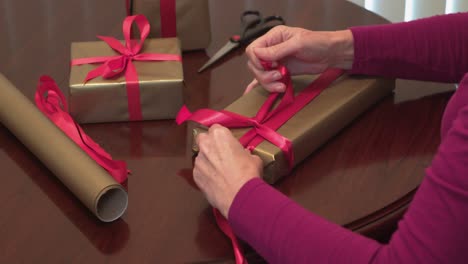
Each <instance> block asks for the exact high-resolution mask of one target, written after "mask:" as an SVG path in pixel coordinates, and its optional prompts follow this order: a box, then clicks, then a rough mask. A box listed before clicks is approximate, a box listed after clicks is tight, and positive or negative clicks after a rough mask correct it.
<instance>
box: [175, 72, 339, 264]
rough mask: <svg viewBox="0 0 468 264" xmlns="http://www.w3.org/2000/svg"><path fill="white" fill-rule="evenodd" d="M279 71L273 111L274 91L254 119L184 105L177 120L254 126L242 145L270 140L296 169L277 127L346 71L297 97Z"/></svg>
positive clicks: (240, 262)
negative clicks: (283, 88)
mask: <svg viewBox="0 0 468 264" xmlns="http://www.w3.org/2000/svg"><path fill="white" fill-rule="evenodd" d="M263 66H264V67H265V68H266V69H271V65H270V64H267V63H263ZM278 70H279V71H280V73H281V75H282V78H281V80H280V81H281V82H282V83H284V84H285V85H286V91H285V93H284V95H283V97H282V99H281V102H280V103H279V105H278V107H276V108H275V109H273V110H271V108H272V106H273V104H274V103H275V101H276V100H277V99H278V97H279V95H280V94H279V93H271V94H270V96H269V97H268V98H267V99H266V101H265V102H264V103H263V105H262V106H261V107H260V110H259V111H258V112H257V114H256V115H255V116H254V117H252V118H249V117H245V116H241V115H239V114H236V113H232V112H229V111H225V110H221V111H215V110H211V109H200V110H197V111H196V112H194V113H190V111H189V110H188V109H187V108H186V107H185V106H183V107H182V109H181V110H180V112H179V114H178V115H177V118H176V122H177V123H178V124H181V123H183V122H185V121H187V120H192V121H195V122H197V123H200V124H202V125H204V126H207V127H210V126H211V125H213V124H220V125H223V126H225V127H228V128H245V127H252V129H250V130H249V131H247V133H245V134H244V135H243V136H242V137H241V138H240V139H239V141H240V143H241V144H242V146H244V147H245V148H247V149H249V150H250V151H252V150H253V149H254V148H255V147H256V146H258V144H260V143H261V142H262V141H263V140H267V141H269V142H271V143H272V144H274V145H275V146H277V147H279V148H280V149H281V151H282V152H283V153H284V155H285V157H286V160H287V162H288V165H289V169H292V167H293V165H294V155H293V151H292V144H291V141H290V140H289V139H287V138H285V137H283V136H282V135H280V134H279V133H278V132H276V130H277V129H278V128H280V127H281V126H282V125H283V124H284V123H286V122H287V121H288V120H289V119H290V118H291V117H293V116H294V115H295V114H296V113H297V112H299V111H300V110H301V109H302V108H304V107H305V106H306V105H307V104H308V103H309V102H310V101H312V100H313V99H314V98H315V97H317V96H318V95H319V94H320V93H321V92H322V91H323V90H324V89H325V88H327V87H328V86H329V85H330V84H331V83H332V82H334V81H335V80H336V79H337V78H338V77H340V76H341V75H342V74H343V70H340V69H328V70H326V71H325V72H323V73H322V74H321V75H320V77H318V78H317V79H316V80H315V81H314V82H312V83H311V84H309V85H308V86H307V87H306V88H305V89H304V90H303V91H301V92H300V93H299V94H298V95H297V96H296V97H294V89H293V87H292V82H291V77H290V74H289V72H288V70H287V69H286V67H284V66H282V65H280V66H279V67H278ZM213 212H214V215H215V218H216V222H217V224H218V226H219V227H220V229H221V230H222V231H223V232H224V233H225V234H226V235H227V236H228V237H229V238H230V239H231V243H232V246H233V249H234V256H235V258H236V263H237V264H246V263H247V260H246V259H245V257H244V256H243V254H242V250H241V247H240V245H239V242H238V240H237V238H236V236H235V235H234V232H233V231H232V229H231V227H230V226H229V223H228V221H227V220H226V218H224V217H223V216H222V215H221V213H220V212H219V211H218V210H217V209H215V208H213Z"/></svg>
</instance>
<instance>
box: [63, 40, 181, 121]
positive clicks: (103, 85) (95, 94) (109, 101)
mask: <svg viewBox="0 0 468 264" xmlns="http://www.w3.org/2000/svg"><path fill="white" fill-rule="evenodd" d="M141 53H164V54H176V55H180V54H181V51H180V44H179V40H178V39H177V38H162V39H147V40H145V42H144V45H143V48H142V51H141ZM113 55H118V54H117V52H115V51H114V50H113V49H111V48H110V47H109V46H108V45H107V44H106V43H105V42H103V41H95V42H77V43H72V45H71V57H72V60H73V59H78V58H88V57H99V56H113ZM119 55H120V54H119ZM133 64H134V65H135V68H136V71H137V75H138V80H139V89H140V102H141V110H142V116H143V120H154V119H171V118H174V117H175V116H176V114H177V111H178V110H179V108H180V107H181V106H182V104H183V95H182V92H183V86H184V83H183V70H182V62H180V61H133ZM99 65H100V64H83V65H78V66H72V67H71V73H70V100H69V101H70V112H71V114H72V116H73V117H74V118H75V120H76V121H77V122H79V123H100V122H115V121H128V120H129V111H128V98H127V90H126V85H127V83H126V80H125V76H124V74H120V75H119V76H118V77H116V78H112V79H104V78H102V77H97V78H94V79H92V80H89V81H88V82H85V78H86V75H87V74H88V72H89V71H91V70H93V69H95V68H97V67H98V66H99Z"/></svg>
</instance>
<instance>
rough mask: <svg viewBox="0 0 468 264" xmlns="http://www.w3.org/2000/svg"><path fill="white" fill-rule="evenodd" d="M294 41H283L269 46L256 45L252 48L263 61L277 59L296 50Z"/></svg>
mask: <svg viewBox="0 0 468 264" xmlns="http://www.w3.org/2000/svg"><path fill="white" fill-rule="evenodd" d="M296 50H297V48H296V45H295V44H294V41H285V42H281V43H279V44H276V45H274V46H270V47H264V48H261V47H258V48H255V49H254V50H253V52H254V53H255V55H256V56H257V58H258V59H260V60H263V61H271V62H275V61H279V60H282V59H284V58H285V57H287V56H290V55H292V54H294V53H295V52H296Z"/></svg>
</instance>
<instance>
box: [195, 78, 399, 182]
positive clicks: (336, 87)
mask: <svg viewBox="0 0 468 264" xmlns="http://www.w3.org/2000/svg"><path fill="white" fill-rule="evenodd" d="M313 78H314V77H311V76H298V77H294V78H293V85H294V91H295V93H297V92H299V91H301V90H303V89H304V88H305V87H306V86H307V85H308V84H309V83H310V82H311V81H312V79H313ZM394 85H395V83H394V80H388V79H376V78H365V77H349V76H347V75H344V76H342V77H340V78H339V79H337V80H336V81H335V82H334V83H332V84H331V85H330V86H329V87H328V88H327V89H325V90H324V91H323V92H322V93H321V94H320V95H319V96H317V97H316V98H315V99H314V100H313V101H312V102H310V103H309V104H308V105H307V106H305V107H304V108H303V109H302V110H300V111H299V112H298V113H296V114H295V115H294V116H293V117H292V118H291V119H289V120H288V121H287V122H286V123H285V124H284V125H283V126H281V127H280V128H279V129H278V130H277V132H278V133H279V134H281V135H283V136H284V137H286V138H288V139H289V140H290V141H291V142H292V145H293V147H292V149H293V153H294V166H296V165H297V164H298V163H300V162H301V161H303V160H304V159H305V158H307V156H309V155H310V154H311V153H312V152H313V151H315V150H316V149H317V148H319V147H320V146H321V145H323V144H325V143H326V141H327V140H329V139H330V138H331V137H333V136H334V135H335V134H337V133H338V132H339V131H340V130H341V129H343V128H344V127H345V126H346V125H348V124H349V123H351V122H352V121H353V119H355V118H356V117H357V116H359V115H360V114H362V113H363V112H364V111H366V110H367V109H369V108H370V107H371V106H372V105H374V104H375V103H376V102H378V101H379V100H380V99H382V98H383V97H385V96H386V95H389V94H390V93H391V92H392V90H393V89H394ZM268 95H269V94H268V92H267V91H265V90H264V89H263V88H262V87H259V86H258V87H256V88H255V89H253V90H252V91H251V92H250V93H248V94H246V95H243V96H242V97H240V98H239V99H238V100H236V101H234V102H233V103H232V104H231V105H229V106H228V107H226V108H225V109H224V110H227V111H230V112H234V113H238V114H240V115H243V116H248V117H251V116H254V115H255V114H256V113H257V111H258V110H259V108H260V106H261V105H262V104H263V102H264V101H265V100H266V98H267V97H268ZM248 130H249V128H242V129H231V131H232V133H233V134H234V136H235V137H236V138H240V137H241V136H242V135H243V134H245V132H247V131H248ZM203 132H206V128H204V127H202V126H200V125H198V124H197V125H196V127H195V128H194V129H193V135H194V137H195V136H196V135H197V134H198V133H203ZM193 142H195V141H193ZM192 149H193V151H194V152H197V151H198V149H197V146H196V144H195V143H194V144H193V145H192ZM252 153H253V154H256V155H258V156H259V157H260V158H261V159H262V161H263V164H264V174H263V177H264V180H265V181H266V182H268V183H270V184H272V183H274V182H276V181H277V180H278V179H280V178H281V177H283V176H286V175H287V174H288V173H289V172H290V170H289V167H288V163H287V161H286V158H285V156H284V154H283V152H282V151H281V149H279V148H278V147H276V146H275V145H273V144H272V143H270V142H268V141H263V142H262V143H260V144H259V145H258V146H257V147H256V148H255V149H254V150H253V152H252Z"/></svg>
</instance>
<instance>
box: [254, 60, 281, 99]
mask: <svg viewBox="0 0 468 264" xmlns="http://www.w3.org/2000/svg"><path fill="white" fill-rule="evenodd" d="M247 65H248V66H249V68H250V70H251V71H252V72H253V73H254V75H255V77H256V80H257V81H258V82H259V83H261V84H262V86H263V88H265V89H266V90H267V91H269V92H284V90H285V89H286V86H285V85H284V84H283V83H281V82H278V80H279V79H281V73H280V72H279V71H275V70H273V71H263V70H260V71H259V70H257V69H256V68H254V66H253V65H252V64H251V63H250V62H248V63H247Z"/></svg>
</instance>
